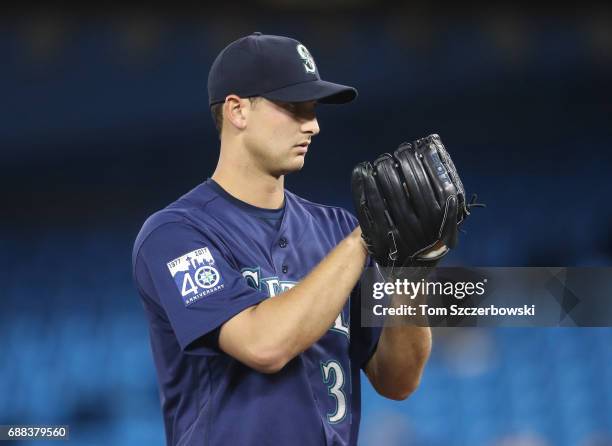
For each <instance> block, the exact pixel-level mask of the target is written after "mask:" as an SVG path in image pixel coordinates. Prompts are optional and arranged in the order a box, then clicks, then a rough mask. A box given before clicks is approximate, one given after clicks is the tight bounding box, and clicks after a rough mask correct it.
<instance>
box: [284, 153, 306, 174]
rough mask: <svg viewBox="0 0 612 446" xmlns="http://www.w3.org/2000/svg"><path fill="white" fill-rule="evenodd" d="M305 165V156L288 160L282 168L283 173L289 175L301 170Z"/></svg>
mask: <svg viewBox="0 0 612 446" xmlns="http://www.w3.org/2000/svg"><path fill="white" fill-rule="evenodd" d="M302 167H304V157H303V156H299V157H296V158H294V159H292V160H290V161H288V162H286V163H285V165H284V166H283V167H282V168H281V171H282V172H281V175H287V174H289V173H293V172H299V171H300V170H302Z"/></svg>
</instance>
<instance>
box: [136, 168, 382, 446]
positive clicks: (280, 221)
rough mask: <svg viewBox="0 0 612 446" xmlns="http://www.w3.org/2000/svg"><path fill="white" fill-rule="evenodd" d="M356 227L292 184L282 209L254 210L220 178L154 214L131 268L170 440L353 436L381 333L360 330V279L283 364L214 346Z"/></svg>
mask: <svg viewBox="0 0 612 446" xmlns="http://www.w3.org/2000/svg"><path fill="white" fill-rule="evenodd" d="M356 225H357V221H356V219H355V218H354V217H353V216H352V215H351V214H350V213H349V212H347V211H345V210H344V209H341V208H338V207H330V206H323V205H319V204H315V203H311V202H309V201H307V200H304V199H302V198H300V197H298V196H296V195H295V194H292V193H291V192H289V191H285V204H284V208H283V209H281V210H276V211H270V210H265V209H260V208H256V207H254V206H251V205H249V204H247V203H244V202H241V201H239V200H237V199H235V198H233V197H231V196H230V195H229V194H227V193H226V192H225V191H224V190H223V189H221V188H220V186H219V185H217V184H216V183H215V182H214V181H212V180H207V181H206V182H204V183H202V184H201V185H199V186H197V187H196V188H194V189H193V190H191V191H190V192H188V193H187V194H186V195H184V196H183V197H181V198H180V199H178V200H177V201H176V202H174V203H173V204H171V205H170V206H168V207H166V208H165V209H163V210H161V211H159V212H157V213H155V214H153V215H152V216H151V217H149V219H148V220H147V221H146V222H145V223H144V225H143V227H142V229H141V231H140V233H139V234H138V237H137V239H136V243H135V246H134V251H133V258H132V261H133V274H134V279H135V282H136V285H137V288H138V291H139V293H140V296H141V298H142V302H143V305H144V308H145V310H146V314H147V317H148V320H149V329H150V330H149V332H150V338H151V347H152V351H153V356H154V361H155V366H156V370H157V377H158V380H159V384H160V391H161V399H162V410H163V415H164V422H165V430H166V437H167V443H168V444H169V445H210V446H215V445H228V444H231V445H241V446H248V445H258V446H262V445H274V446H278V445H285V444H291V445H308V446H310V445H323V444H327V445H354V444H356V442H357V432H358V428H359V418H360V369H362V368H364V367H365V364H366V362H367V361H368V359H369V358H370V356H371V355H372V354H373V352H374V350H375V347H376V343H377V342H378V337H379V336H380V329H371V328H362V327H360V324H359V321H360V309H359V295H358V290H357V288H356V289H355V290H354V291H353V293H352V295H351V297H350V298H349V300H348V301H347V304H346V305H345V306H344V309H343V310H342V313H341V314H340V315H338V318H337V319H336V321H335V323H334V325H333V326H332V327H330V329H329V330H328V331H327V333H326V334H325V335H324V336H323V337H322V338H321V339H319V340H318V341H317V342H316V343H315V344H314V345H312V346H311V347H310V348H309V349H308V350H306V351H304V352H303V353H301V354H300V355H298V356H297V357H295V358H294V359H293V360H291V361H290V362H289V363H287V365H286V366H285V367H284V368H283V369H282V370H280V371H279V372H278V373H274V374H263V373H259V372H257V371H255V370H253V369H251V368H249V367H247V366H245V365H243V364H242V363H240V362H238V361H237V360H235V359H233V358H232V357H231V356H229V355H227V354H225V353H224V352H222V351H221V350H220V349H219V347H218V333H219V328H220V326H221V325H222V324H223V323H224V322H226V321H228V320H229V319H231V318H232V317H233V316H235V315H236V314H238V313H240V312H241V311H243V310H244V309H246V308H247V307H250V306H253V305H256V304H258V303H259V302H261V301H263V300H264V299H267V298H268V297H270V296H275V295H277V294H280V293H282V292H283V291H285V290H287V289H289V288H291V287H292V286H294V285H295V284H296V283H297V282H299V281H300V280H301V279H302V278H304V277H305V276H306V275H307V274H308V273H309V272H310V271H311V270H312V269H313V268H314V267H315V266H316V265H317V264H318V263H319V262H320V261H321V260H322V259H323V257H325V255H326V254H327V253H328V252H329V251H330V250H331V249H333V248H334V247H335V246H336V245H337V244H338V243H339V242H340V241H341V240H342V239H343V238H344V237H346V236H347V235H348V234H349V233H350V232H351V231H352V230H353V229H354V228H355V226H356ZM329 286H330V287H333V286H334V284H333V283H330V284H329Z"/></svg>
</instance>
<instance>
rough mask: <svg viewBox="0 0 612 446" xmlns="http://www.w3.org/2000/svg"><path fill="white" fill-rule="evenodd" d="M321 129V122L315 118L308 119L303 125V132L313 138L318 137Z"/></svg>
mask: <svg viewBox="0 0 612 446" xmlns="http://www.w3.org/2000/svg"><path fill="white" fill-rule="evenodd" d="M320 131H321V129H320V128H319V121H317V118H315V117H313V118H312V119H308V120H306V121H304V123H303V124H302V132H304V133H308V134H310V135H312V136H315V135H318V134H319V132H320Z"/></svg>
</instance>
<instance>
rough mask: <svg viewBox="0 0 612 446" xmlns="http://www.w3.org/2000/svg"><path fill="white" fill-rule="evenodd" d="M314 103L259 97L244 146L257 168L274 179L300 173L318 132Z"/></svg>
mask: <svg viewBox="0 0 612 446" xmlns="http://www.w3.org/2000/svg"><path fill="white" fill-rule="evenodd" d="M315 107H316V102H315V101H309V102H291V103H287V102H272V101H269V100H267V99H264V98H261V99H260V100H258V101H256V102H254V103H253V104H252V107H251V109H250V110H249V117H248V123H247V128H246V133H245V140H244V141H245V144H246V146H247V148H248V150H249V151H250V153H251V154H252V155H253V159H254V160H255V162H256V163H257V164H258V166H259V167H260V168H261V169H262V170H264V171H266V172H268V173H270V174H271V175H274V176H280V175H285V174H287V173H290V172H295V171H297V170H300V169H301V168H302V166H303V165H304V158H305V157H306V153H307V151H308V146H309V144H310V142H311V141H312V138H313V137H314V136H315V135H317V134H318V133H319V123H318V122H317V118H316V115H315Z"/></svg>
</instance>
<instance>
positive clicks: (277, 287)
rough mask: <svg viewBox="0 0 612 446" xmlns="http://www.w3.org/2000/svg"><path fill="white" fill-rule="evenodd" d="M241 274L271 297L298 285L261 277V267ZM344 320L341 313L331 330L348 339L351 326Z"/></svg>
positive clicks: (292, 282)
mask: <svg viewBox="0 0 612 446" xmlns="http://www.w3.org/2000/svg"><path fill="white" fill-rule="evenodd" d="M240 272H241V273H242V277H244V278H245V279H246V281H247V283H248V284H249V286H251V287H253V288H255V289H256V290H260V291H263V292H265V293H267V294H268V296H269V297H274V296H277V295H278V294H280V293H282V292H284V291H287V290H288V289H290V288H293V287H294V286H295V285H297V283H298V282H294V281H291V280H280V279H279V278H278V277H276V276H272V277H261V268H259V267H254V268H243V269H242V270H240ZM344 319H345V318H344V315H343V313H340V314H339V315H338V317H337V318H336V320H335V321H334V325H333V326H332V327H331V328H330V330H332V331H335V332H338V333H341V334H343V335H345V336H347V337H348V336H349V335H350V329H349V324H348V323H347V322H346V321H345V320H344Z"/></svg>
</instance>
